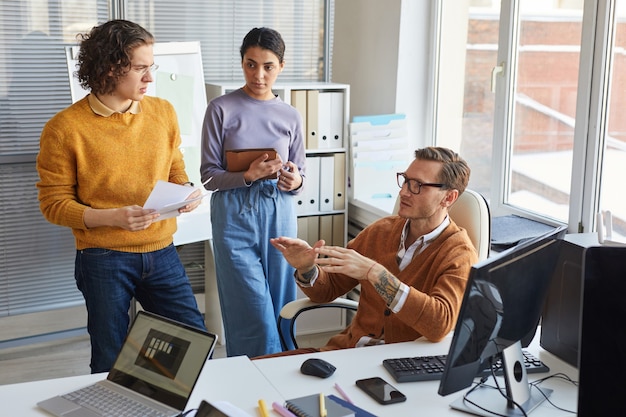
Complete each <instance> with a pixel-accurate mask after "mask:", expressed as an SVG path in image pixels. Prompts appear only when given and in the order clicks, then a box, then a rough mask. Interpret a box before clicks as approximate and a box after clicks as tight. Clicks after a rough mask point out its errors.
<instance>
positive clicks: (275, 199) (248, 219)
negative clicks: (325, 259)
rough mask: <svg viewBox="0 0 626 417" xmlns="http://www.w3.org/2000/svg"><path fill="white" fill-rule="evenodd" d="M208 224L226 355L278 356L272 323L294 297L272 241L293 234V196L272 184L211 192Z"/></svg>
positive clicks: (285, 265) (290, 277)
mask: <svg viewBox="0 0 626 417" xmlns="http://www.w3.org/2000/svg"><path fill="white" fill-rule="evenodd" d="M211 225H212V230H213V249H214V254H215V270H216V275H217V287H218V293H219V297H220V307H221V311H222V319H223V322H224V334H225V338H226V353H227V355H228V356H237V355H248V356H249V357H254V356H260V355H265V354H270V353H276V352H281V351H282V350H283V348H282V346H281V343H280V337H279V335H278V328H277V325H276V322H277V319H278V315H279V313H280V309H281V308H282V307H283V306H284V305H285V304H286V303H288V302H290V301H292V300H294V299H295V298H296V283H295V280H294V278H293V268H292V267H291V266H290V265H289V264H288V263H287V261H285V259H284V257H283V255H282V254H281V253H280V252H279V251H278V250H277V249H276V248H274V247H273V246H272V245H271V244H270V238H272V237H278V236H290V237H295V236H296V234H297V218H296V212H295V202H294V198H293V195H291V194H288V193H284V192H281V191H279V190H278V189H277V188H276V181H275V180H266V181H258V182H255V183H254V184H253V185H252V186H250V187H241V188H236V189H233V190H225V191H219V192H215V193H213V195H212V196H211ZM285 325H286V326H288V323H287V322H286V321H285ZM285 334H288V333H285ZM289 343H291V342H289ZM287 348H288V349H293V346H287Z"/></svg>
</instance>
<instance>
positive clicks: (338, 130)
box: [206, 81, 350, 341]
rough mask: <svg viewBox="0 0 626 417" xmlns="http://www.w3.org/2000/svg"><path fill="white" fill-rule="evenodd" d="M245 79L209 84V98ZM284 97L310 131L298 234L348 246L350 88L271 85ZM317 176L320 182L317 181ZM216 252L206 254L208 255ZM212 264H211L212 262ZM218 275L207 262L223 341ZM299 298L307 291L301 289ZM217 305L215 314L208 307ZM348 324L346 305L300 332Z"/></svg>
mask: <svg viewBox="0 0 626 417" xmlns="http://www.w3.org/2000/svg"><path fill="white" fill-rule="evenodd" d="M243 85H244V82H243V81H231V82H215V83H208V84H206V95H207V100H208V101H211V100H212V99H213V98H215V97H219V96H221V95H223V94H226V93H229V92H231V91H234V90H236V89H238V88H241V87H242V86H243ZM272 90H273V92H274V94H277V95H278V96H279V97H280V98H281V100H283V101H284V102H285V103H287V104H291V105H292V106H294V107H295V108H297V109H298V110H299V111H300V114H301V115H302V120H303V124H304V129H305V139H306V157H307V167H306V169H307V178H308V179H307V182H305V189H304V190H303V192H302V193H301V194H300V195H299V196H298V197H297V213H298V237H299V238H301V239H303V240H306V241H307V242H309V243H310V244H313V243H314V242H316V241H317V240H319V239H324V240H325V241H326V242H327V243H328V244H332V245H336V246H344V245H345V244H346V242H347V225H348V196H347V191H348V170H349V161H348V152H347V149H348V122H349V115H350V109H349V103H350V86H349V85H347V84H338V83H323V82H293V83H277V84H275V85H274V88H273V89H272ZM314 178H317V179H318V180H317V181H314V180H313V179H314ZM210 255H211V254H209V253H207V256H210ZM207 264H208V262H207ZM215 285H216V284H215V273H214V269H213V267H212V265H211V271H209V265H207V275H206V288H207V290H206V306H207V307H206V308H207V327H210V329H211V331H214V332H216V333H218V334H219V335H220V336H221V340H222V341H223V340H224V338H223V332H222V331H221V316H219V318H218V317H213V318H211V317H209V314H210V315H211V316H215V315H216V314H219V305H218V304H217V303H218V302H219V299H218V297H217V291H216V290H213V291H211V290H210V288H213V289H215V288H216V287H215ZM298 297H305V295H304V294H303V293H302V292H301V291H300V290H298ZM210 305H215V306H216V307H215V308H214V309H211V312H208V309H209V306H210ZM345 325H346V319H345V312H344V311H343V310H341V309H321V310H317V311H315V312H314V313H312V314H310V315H308V314H307V313H304V314H303V315H302V316H301V317H300V318H299V319H298V327H297V333H298V334H312V333H321V332H331V331H338V330H342V329H343V328H344V327H345Z"/></svg>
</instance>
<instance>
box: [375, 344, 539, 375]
mask: <svg viewBox="0 0 626 417" xmlns="http://www.w3.org/2000/svg"><path fill="white" fill-rule="evenodd" d="M522 354H523V355H524V365H525V367H526V373H528V374H536V373H541V372H550V368H548V366H547V365H546V364H545V363H543V362H541V360H539V359H538V358H537V357H535V356H533V355H532V354H531V353H529V352H528V351H526V350H524V349H522ZM446 357H447V355H436V356H416V357H413V358H392V359H385V360H383V366H384V367H385V369H387V371H388V372H389V373H390V374H391V375H392V376H393V378H394V379H395V380H396V381H397V382H415V381H436V380H439V379H441V375H443V368H444V367H445V366H446ZM500 365H501V360H498V361H497V362H496V363H495V365H494V366H495V367H496V369H497V370H496V372H495V373H496V375H502V373H503V371H502V367H501V366H500ZM488 375H491V370H490V369H489V368H487V369H483V370H482V371H481V372H480V373H479V375H477V376H478V377H482V376H488Z"/></svg>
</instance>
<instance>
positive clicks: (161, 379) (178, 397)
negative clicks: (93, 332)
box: [107, 311, 217, 410]
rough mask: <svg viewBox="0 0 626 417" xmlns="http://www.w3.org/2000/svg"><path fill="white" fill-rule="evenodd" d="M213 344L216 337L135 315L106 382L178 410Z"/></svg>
mask: <svg viewBox="0 0 626 417" xmlns="http://www.w3.org/2000/svg"><path fill="white" fill-rule="evenodd" d="M216 341H217V336H216V335H213V334H210V333H207V332H205V331H203V330H200V329H196V328H194V327H191V326H187V325H185V324H182V323H178V322H175V321H173V320H169V319H167V318H164V317H160V316H157V315H155V314H151V313H148V312H145V311H139V312H138V313H137V316H136V317H135V320H134V322H133V324H132V326H131V328H130V330H129V332H128V335H127V336H126V340H125V342H124V345H123V346H122V349H121V351H120V353H119V355H118V357H117V359H116V360H115V364H114V365H113V369H111V372H109V375H108V377H107V379H108V380H110V381H113V382H115V383H117V384H119V385H122V386H124V387H126V388H128V389H131V390H133V391H135V392H138V393H140V394H143V395H145V396H147V397H150V398H152V399H154V400H156V401H159V402H161V403H164V404H167V405H169V406H171V407H174V408H176V409H178V410H182V409H184V408H185V406H186V404H187V400H188V399H189V396H190V395H191V391H192V390H193V387H194V385H195V383H196V381H197V380H198V377H199V376H200V372H201V371H202V367H203V365H204V362H205V361H206V360H207V359H208V357H209V355H210V354H211V352H212V351H213V349H214V347H215V343H216Z"/></svg>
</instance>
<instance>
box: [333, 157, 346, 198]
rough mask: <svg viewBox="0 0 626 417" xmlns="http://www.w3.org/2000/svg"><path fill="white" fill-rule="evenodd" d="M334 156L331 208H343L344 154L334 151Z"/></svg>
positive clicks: (344, 182)
mask: <svg viewBox="0 0 626 417" xmlns="http://www.w3.org/2000/svg"><path fill="white" fill-rule="evenodd" d="M333 158H334V165H335V167H334V176H335V177H334V183H335V184H334V187H333V192H334V199H333V209H334V210H344V209H345V207H346V154H345V153H336V154H334V156H333Z"/></svg>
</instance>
